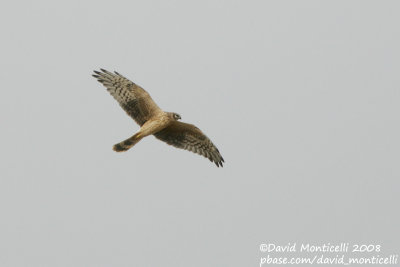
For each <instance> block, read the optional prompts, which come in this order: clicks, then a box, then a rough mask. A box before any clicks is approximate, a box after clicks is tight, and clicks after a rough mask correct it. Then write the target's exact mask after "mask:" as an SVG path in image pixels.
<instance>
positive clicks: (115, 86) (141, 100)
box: [93, 69, 224, 167]
mask: <svg viewBox="0 0 400 267" xmlns="http://www.w3.org/2000/svg"><path fill="white" fill-rule="evenodd" d="M100 70H101V71H94V73H95V74H93V77H95V78H96V79H97V80H98V81H99V82H100V83H102V84H103V85H104V86H105V87H106V88H107V91H108V92H110V94H111V95H112V96H113V97H114V98H115V100H117V101H118V103H119V104H120V106H121V107H122V108H123V109H124V110H125V112H126V113H127V114H128V115H129V116H131V117H132V118H133V119H134V120H135V121H136V123H137V124H139V126H140V130H139V131H138V132H136V133H135V134H134V135H133V136H131V137H130V138H128V139H126V140H125V141H122V142H120V143H118V144H116V145H114V147H113V149H114V151H116V152H122V151H127V150H128V149H130V148H131V147H133V146H134V145H135V144H136V143H137V142H139V141H140V140H141V139H142V138H143V137H146V136H148V135H154V136H155V137H156V138H157V139H159V140H161V141H163V142H165V143H167V144H169V145H172V146H174V147H177V148H181V149H186V150H189V151H192V152H194V153H197V154H199V155H202V156H204V157H206V158H208V159H209V160H210V161H211V162H214V163H215V165H217V167H220V166H221V167H222V163H223V162H224V159H223V158H222V156H221V154H220V153H219V151H218V149H217V147H216V146H215V145H214V144H213V143H212V142H211V140H210V139H209V138H208V137H207V136H206V135H205V134H204V133H203V132H202V131H201V130H200V129H199V128H197V127H196V126H194V125H193V124H188V123H184V122H180V121H178V120H180V119H181V116H180V115H179V114H177V113H175V112H165V111H163V110H162V109H161V108H159V107H158V106H157V104H156V103H155V102H154V101H153V99H152V98H151V96H150V95H149V93H147V92H146V91H145V90H144V89H143V88H142V87H140V86H139V85H137V84H135V83H133V82H132V81H130V80H128V79H127V78H125V77H124V76H122V75H121V74H119V73H118V72H114V73H111V72H109V71H107V70H104V69H100Z"/></svg>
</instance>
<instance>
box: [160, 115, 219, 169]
mask: <svg viewBox="0 0 400 267" xmlns="http://www.w3.org/2000/svg"><path fill="white" fill-rule="evenodd" d="M154 136H155V137H156V138H158V139H160V140H161V141H164V142H166V143H167V144H169V145H172V146H174V147H177V148H182V149H186V150H189V151H192V152H194V153H197V154H199V155H202V156H204V157H206V158H208V159H209V160H210V161H211V162H214V163H215V165H217V167H219V166H221V167H222V163H223V162H224V159H223V158H222V156H221V154H220V153H219V151H218V149H217V147H216V146H215V145H214V144H213V143H212V142H211V140H210V139H209V138H208V137H207V136H206V135H205V134H204V133H203V132H202V131H200V129H199V128H197V127H196V126H194V125H192V124H188V123H184V122H179V121H174V122H172V123H171V124H170V125H169V126H167V127H166V128H164V129H163V130H161V131H159V132H158V133H155V134H154Z"/></svg>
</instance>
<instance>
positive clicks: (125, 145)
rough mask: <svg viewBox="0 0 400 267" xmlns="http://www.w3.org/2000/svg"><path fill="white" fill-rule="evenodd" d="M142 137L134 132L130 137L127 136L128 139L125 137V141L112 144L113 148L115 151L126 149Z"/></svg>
mask: <svg viewBox="0 0 400 267" xmlns="http://www.w3.org/2000/svg"><path fill="white" fill-rule="evenodd" d="M142 138H143V137H141V136H140V135H139V133H136V134H134V135H133V136H132V137H129V138H128V139H126V140H125V141H122V142H120V143H118V144H115V145H114V146H113V150H114V151H116V152H123V151H127V150H128V149H130V148H131V147H133V146H134V145H136V143H137V142H139V141H140V140H141V139H142Z"/></svg>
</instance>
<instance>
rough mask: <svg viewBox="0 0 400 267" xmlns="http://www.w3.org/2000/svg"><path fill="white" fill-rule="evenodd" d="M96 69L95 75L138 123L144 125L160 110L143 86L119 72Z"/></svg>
mask: <svg viewBox="0 0 400 267" xmlns="http://www.w3.org/2000/svg"><path fill="white" fill-rule="evenodd" d="M100 70H101V72H100V71H94V73H95V74H93V75H92V76H93V77H95V78H96V79H97V80H98V81H99V82H100V83H102V84H103V85H104V86H105V87H106V88H107V90H108V91H109V92H110V94H111V95H112V96H113V97H114V98H115V100H117V101H118V103H119V104H120V106H121V107H122V108H123V109H124V110H125V111H126V113H128V115H129V116H131V117H132V118H133V119H134V120H135V121H136V123H137V124H139V125H140V126H142V125H143V124H144V123H145V122H146V121H147V120H148V119H149V118H151V117H152V116H153V115H154V114H156V113H157V112H159V111H160V108H159V107H158V106H157V104H156V103H155V102H154V101H153V99H152V98H151V97H150V95H149V93H147V92H146V91H145V90H144V89H143V88H142V87H140V86H139V85H137V84H135V83H133V82H132V81H130V80H128V79H127V78H125V77H124V76H122V75H121V74H119V73H118V72H115V73H111V72H109V71H107V70H104V69H100Z"/></svg>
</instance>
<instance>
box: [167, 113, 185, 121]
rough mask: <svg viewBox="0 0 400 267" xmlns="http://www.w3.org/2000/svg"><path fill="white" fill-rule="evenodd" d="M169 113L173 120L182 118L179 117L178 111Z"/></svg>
mask: <svg viewBox="0 0 400 267" xmlns="http://www.w3.org/2000/svg"><path fill="white" fill-rule="evenodd" d="M169 114H170V116H171V117H172V118H173V119H174V120H176V121H177V120H180V119H182V118H181V115H179V114H178V113H175V112H170V113H169Z"/></svg>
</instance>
